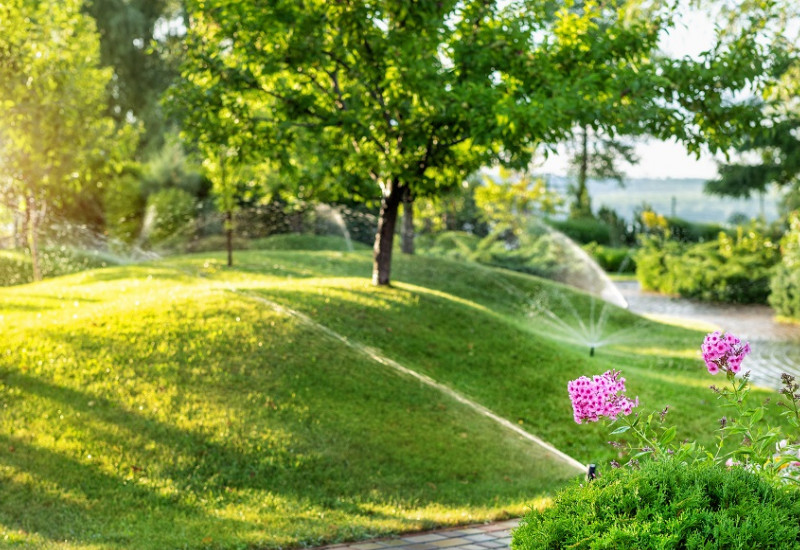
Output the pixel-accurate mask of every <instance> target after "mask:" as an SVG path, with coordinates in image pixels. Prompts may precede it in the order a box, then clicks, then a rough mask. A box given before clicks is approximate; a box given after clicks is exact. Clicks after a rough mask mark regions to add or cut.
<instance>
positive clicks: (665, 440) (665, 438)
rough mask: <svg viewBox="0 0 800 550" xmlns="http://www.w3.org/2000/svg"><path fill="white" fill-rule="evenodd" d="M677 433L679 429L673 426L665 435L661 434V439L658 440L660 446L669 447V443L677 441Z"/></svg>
mask: <svg viewBox="0 0 800 550" xmlns="http://www.w3.org/2000/svg"><path fill="white" fill-rule="evenodd" d="M677 431H678V428H677V427H676V426H672V427H671V428H668V429H667V430H665V431H664V433H663V434H661V438H660V439H659V440H658V444H659V445H662V446H664V445H669V443H670V442H671V441H672V440H673V439H675V434H676V433H677Z"/></svg>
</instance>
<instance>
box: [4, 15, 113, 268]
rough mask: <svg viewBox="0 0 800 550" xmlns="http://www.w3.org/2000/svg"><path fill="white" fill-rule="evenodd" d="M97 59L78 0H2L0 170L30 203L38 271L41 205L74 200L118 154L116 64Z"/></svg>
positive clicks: (11, 191)
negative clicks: (110, 109) (110, 103)
mask: <svg viewBox="0 0 800 550" xmlns="http://www.w3.org/2000/svg"><path fill="white" fill-rule="evenodd" d="M98 63H99V42H98V37H97V33H96V29H95V26H94V22H93V21H92V19H91V18H90V17H88V16H87V15H85V14H83V13H82V12H81V2H80V0H64V1H55V0H50V1H34V0H9V1H8V2H4V3H3V4H0V121H2V122H0V164H2V165H3V168H4V171H3V175H2V176H0V177H3V178H4V179H3V181H2V183H3V185H4V186H5V187H6V192H7V193H9V194H11V195H12V196H15V197H19V198H20V199H22V200H24V202H25V204H26V212H27V215H28V217H29V218H30V222H31V223H30V226H31V231H30V242H31V252H32V257H33V265H34V276H35V277H36V278H37V279H38V278H40V277H41V274H40V273H39V269H38V263H37V253H36V252H37V250H36V249H37V243H36V237H37V224H38V220H39V217H40V216H41V214H42V212H43V211H44V209H46V208H47V207H48V206H50V207H54V206H59V205H61V204H63V203H64V202H66V201H69V200H73V199H74V198H75V196H76V193H77V191H78V190H79V189H81V188H82V187H83V186H84V185H85V184H86V183H88V182H90V181H94V180H92V176H93V168H96V167H98V166H99V165H101V164H102V162H103V159H106V160H107V159H109V158H111V157H112V156H113V153H112V149H113V148H114V147H115V143H114V142H113V140H112V139H111V133H112V127H113V124H112V122H111V120H110V119H108V118H106V117H105V116H104V115H103V111H104V107H105V93H106V85H107V83H108V82H109V79H110V78H111V71H110V70H108V69H103V68H101V67H99V64H98Z"/></svg>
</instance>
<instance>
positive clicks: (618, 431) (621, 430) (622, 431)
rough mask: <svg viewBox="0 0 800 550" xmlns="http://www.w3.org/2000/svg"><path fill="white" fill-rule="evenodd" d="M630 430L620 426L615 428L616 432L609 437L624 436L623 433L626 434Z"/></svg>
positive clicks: (628, 427)
mask: <svg viewBox="0 0 800 550" xmlns="http://www.w3.org/2000/svg"><path fill="white" fill-rule="evenodd" d="M630 429H631V427H630V426H620V427H619V428H617V429H616V430H614V431H613V432H611V435H617V434H624V433H625V432H627V431H628V430H630Z"/></svg>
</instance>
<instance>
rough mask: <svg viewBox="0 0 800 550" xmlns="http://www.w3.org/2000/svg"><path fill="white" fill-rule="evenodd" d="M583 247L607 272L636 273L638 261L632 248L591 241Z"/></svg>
mask: <svg viewBox="0 0 800 550" xmlns="http://www.w3.org/2000/svg"><path fill="white" fill-rule="evenodd" d="M583 249H584V250H585V251H586V252H588V253H589V255H590V256H591V257H592V259H593V260H594V261H595V262H597V265H599V266H600V267H602V268H603V270H604V271H606V272H607V273H636V261H635V260H634V254H633V250H631V249H630V248H624V247H621V248H615V247H611V246H603V245H602V244H597V243H589V244H587V245H584V246H583Z"/></svg>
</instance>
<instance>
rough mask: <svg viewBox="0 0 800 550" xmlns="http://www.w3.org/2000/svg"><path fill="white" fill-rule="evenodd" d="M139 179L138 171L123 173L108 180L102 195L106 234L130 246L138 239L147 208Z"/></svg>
mask: <svg viewBox="0 0 800 550" xmlns="http://www.w3.org/2000/svg"><path fill="white" fill-rule="evenodd" d="M140 177H141V174H140V173H139V171H138V170H132V171H131V170H128V171H125V172H123V173H122V174H120V175H118V176H117V177H114V178H110V179H109V181H108V182H107V184H106V187H105V192H104V194H103V210H104V213H105V226H106V229H107V231H108V234H109V235H110V236H111V237H113V238H115V239H119V240H120V241H122V242H124V243H127V244H132V243H133V242H135V241H136V239H138V238H139V235H140V233H141V229H142V219H143V217H144V212H145V208H146V206H147V202H146V200H145V198H144V194H143V193H142V188H141V180H140Z"/></svg>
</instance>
